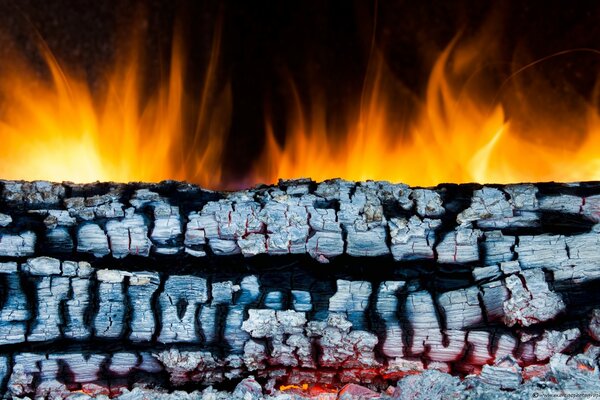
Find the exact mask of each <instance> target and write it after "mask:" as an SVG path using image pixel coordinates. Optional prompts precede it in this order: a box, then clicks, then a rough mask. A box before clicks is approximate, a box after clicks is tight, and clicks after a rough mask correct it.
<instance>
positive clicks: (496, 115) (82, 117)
mask: <svg viewBox="0 0 600 400" xmlns="http://www.w3.org/2000/svg"><path fill="white" fill-rule="evenodd" d="M178 32H179V31H178V30H176V34H175V35H174V41H173V46H172V49H173V50H172V54H171V63H170V68H169V72H168V74H166V75H165V76H163V79H162V80H161V81H160V83H159V84H158V85H157V86H156V90H155V91H154V92H153V93H152V94H151V95H150V96H149V97H148V96H145V95H143V94H142V93H143V92H144V90H145V88H146V87H147V85H146V82H144V80H143V79H142V78H141V77H142V76H143V75H144V74H143V72H144V71H143V70H142V68H141V65H143V63H144V59H145V57H144V54H143V51H141V48H142V46H141V43H142V41H141V40H139V37H136V38H134V40H133V41H132V43H133V44H132V45H131V46H130V47H129V48H128V49H127V50H126V51H125V52H123V54H119V55H120V56H121V57H117V60H118V61H117V62H116V63H115V65H114V68H113V69H112V71H111V72H110V73H108V74H107V78H106V80H105V81H103V90H100V91H93V90H91V89H90V86H89V84H88V83H87V81H86V79H84V78H83V77H82V75H81V74H77V73H74V72H70V71H68V70H65V69H63V68H61V66H60V65H59V63H58V62H57V60H56V59H55V58H54V57H53V55H52V53H51V52H50V51H49V50H48V49H47V48H46V47H43V48H42V54H43V58H44V60H45V62H46V64H47V67H48V70H49V72H50V78H51V79H50V80H49V81H47V80H44V79H40V78H39V76H38V75H37V74H36V73H35V71H34V69H32V68H29V67H28V66H27V64H26V63H23V62H18V61H15V60H17V58H16V57H15V59H14V60H13V61H12V62H11V63H10V65H8V66H6V65H5V66H4V70H3V71H2V74H1V75H0V96H1V98H2V99H3V102H2V104H1V106H0V137H1V138H2V140H3V146H1V147H0V160H1V161H0V176H2V177H3V178H9V179H28V180H33V179H46V180H54V181H59V180H71V181H77V182H85V181H94V180H114V181H134V180H145V181H158V180H163V179H179V180H188V181H191V182H195V183H199V184H201V185H204V186H207V187H210V188H214V189H222V188H228V187H232V186H235V183H234V182H233V181H231V180H229V179H227V178H226V177H224V176H223V174H222V170H223V166H224V165H225V164H226V157H225V154H223V149H224V143H225V137H226V135H227V133H228V131H229V126H230V123H231V117H232V114H231V111H232V94H231V89H230V87H229V85H221V87H220V86H219V84H218V82H217V79H216V76H217V75H218V69H219V68H218V65H217V61H218V59H219V48H220V46H221V43H220V42H221V38H220V34H219V32H220V28H218V27H217V30H216V32H217V33H216V34H215V36H214V43H213V51H212V54H211V57H210V60H209V64H208V66H207V68H206V76H205V79H204V85H203V87H202V88H201V90H200V91H199V93H197V94H196V95H195V96H194V94H193V93H189V90H186V89H185V86H186V85H185V83H186V68H185V65H186V62H185V56H184V51H183V49H184V46H183V41H182V39H181V37H180V35H179V34H178ZM489 43H490V37H489V35H488V36H485V35H484V36H482V38H480V39H478V40H477V41H476V42H473V43H467V44H463V43H462V42H460V41H459V40H458V38H456V39H455V40H453V41H452V42H451V43H450V44H449V45H448V47H447V48H446V49H445V50H444V51H443V52H442V53H441V54H440V56H439V57H438V59H437V61H436V62H435V64H434V66H433V68H432V70H431V74H430V78H429V83H428V85H427V89H426V91H425V95H424V99H423V100H422V101H416V100H415V96H414V94H411V93H410V91H408V89H406V87H405V86H403V85H402V83H400V81H399V80H398V79H397V78H396V77H395V76H394V74H393V73H392V72H391V70H390V69H389V68H388V66H387V65H386V64H385V62H384V59H383V57H382V56H381V54H379V53H377V52H374V53H373V55H372V57H371V61H370V64H369V68H368V70H367V75H366V79H365V85H364V90H363V92H362V96H360V99H356V101H355V102H354V104H355V106H354V107H348V109H347V110H345V111H344V112H343V113H342V118H338V122H337V123H336V124H332V123H331V120H332V118H331V109H330V108H328V104H327V100H326V98H325V96H323V95H322V93H319V92H318V90H315V91H314V94H315V95H314V96H313V97H312V98H311V99H310V101H309V107H306V105H305V104H306V99H303V98H301V96H300V95H299V92H298V91H297V90H296V89H295V86H294V85H293V84H292V85H291V88H292V89H291V91H290V93H291V95H290V104H289V106H290V107H289V108H290V109H291V112H290V115H289V123H288V125H287V127H286V130H285V132H278V131H276V130H275V128H274V126H275V125H274V124H273V123H272V116H268V118H267V121H266V142H265V143H266V144H265V148H264V152H263V153H262V155H261V156H260V157H258V158H257V161H256V163H255V165H254V167H253V168H251V169H250V172H247V173H246V174H245V176H244V177H243V179H242V180H243V182H244V184H253V183H259V182H267V183H269V182H275V181H277V179H279V178H284V179H287V178H298V177H311V178H313V179H315V180H325V179H328V178H332V177H342V178H345V179H349V180H365V179H376V180H389V181H396V182H405V183H408V184H412V185H424V186H427V185H435V184H437V183H440V182H458V183H461V182H471V181H478V182H496V183H508V182H516V181H547V180H561V181H573V180H594V179H600V157H598V154H597V152H596V148H598V145H600V116H599V110H598V101H597V100H598V97H599V93H600V86H597V87H596V89H595V91H594V94H593V95H592V96H591V97H592V100H590V101H587V102H586V101H580V100H578V101H573V99H563V98H559V97H560V96H558V95H556V92H553V91H552V90H550V89H549V86H550V85H547V84H546V83H544V82H543V81H542V79H538V77H537V75H536V69H535V68H536V67H537V66H538V64H539V63H533V64H531V65H530V66H527V67H525V68H522V69H520V70H517V71H516V72H515V73H514V74H513V76H510V77H508V78H507V79H505V80H504V83H503V84H502V85H500V87H498V85H497V84H496V85H491V84H490V82H491V81H492V80H493V79H491V78H490V79H489V81H488V82H486V80H485V79H483V78H485V77H486V75H485V74H483V73H482V72H481V71H484V70H485V69H486V66H487V64H489V62H488V61H487V60H488V55H489V54H490V52H493V51H494V49H493V46H490V45H489ZM566 55H568V54H567V53H566V52H565V54H559V55H557V57H561V56H566ZM589 55H590V56H594V57H596V56H597V54H595V53H594V54H589ZM541 61H543V60H540V62H541ZM8 67H12V68H8ZM522 81H527V85H522V84H520V85H519V84H517V83H522ZM531 82H535V84H533V83H531ZM488 86H491V87H493V89H492V90H484V89H485V88H486V87H488ZM525 87H529V89H526V88H525ZM190 98H198V99H199V101H197V102H193V101H190ZM541 98H543V99H544V101H541V100H539V99H541ZM500 100H502V103H501V102H500ZM189 104H196V106H195V107H191V106H190V105H189ZM548 104H552V105H553V106H552V107H548V110H546V109H545V106H543V105H548ZM555 104H559V105H561V106H560V107H555V106H554V105H555ZM557 109H558V110H561V112H556V110H557ZM409 110H410V111H409ZM508 111H510V113H509V112H508ZM509 114H510V115H511V117H510V118H509V117H508V115H509ZM336 117H337V116H336ZM340 119H341V121H342V122H339V120H340ZM278 137H284V140H278ZM238 182H239V179H238Z"/></svg>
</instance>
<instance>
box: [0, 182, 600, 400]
mask: <svg viewBox="0 0 600 400" xmlns="http://www.w3.org/2000/svg"><path fill="white" fill-rule="evenodd" d="M0 186H1V188H0V193H1V194H0V195H1V196H2V199H1V201H0V257H1V258H2V260H0V390H1V391H2V393H3V394H4V395H5V397H6V398H25V397H29V398H56V399H58V398H82V399H83V398H85V399H88V398H106V397H101V396H108V397H113V398H118V396H122V397H120V398H124V399H144V398H157V396H159V397H160V398H164V399H171V398H172V399H175V398H182V397H186V396H188V397H189V398H215V399H221V398H223V399H225V398H248V399H262V398H274V399H275V398H278V396H281V397H280V398H287V397H285V396H289V395H298V396H304V397H306V398H311V397H316V396H318V395H319V393H318V390H319V389H318V388H323V387H326V388H330V389H332V390H333V389H335V390H337V391H338V392H339V393H338V394H337V396H338V397H339V398H361V396H362V397H364V398H408V399H410V398H421V397H419V396H420V393H421V394H422V393H433V394H434V395H432V396H434V397H432V398H436V397H435V396H437V398H450V397H452V396H453V393H456V392H457V391H460V392H464V393H465V396H466V397H465V398H499V397H501V396H504V395H506V396H509V397H510V398H520V397H531V395H532V394H534V393H536V391H539V392H540V393H541V392H542V391H543V390H545V391H546V392H548V393H554V392H556V393H559V391H560V390H567V389H568V390H596V391H600V383H599V382H600V372H599V371H600V365H599V364H598V362H599V359H600V346H599V345H598V342H599V341H600V291H599V290H598V289H600V225H599V223H600V218H599V217H598V216H599V215H600V184H599V183H595V182H590V183H581V184H568V185H567V184H555V183H552V184H550V183H547V184H531V183H529V184H515V185H504V186H503V185H476V184H467V185H440V186H437V187H434V188H411V187H409V186H407V185H403V184H392V183H388V182H373V181H367V182H349V181H344V180H339V179H336V180H330V181H325V182H320V183H315V182H312V181H310V180H298V181H282V182H280V183H279V184H278V185H275V186H261V187H257V188H254V189H248V190H241V191H237V192H212V191H207V190H203V189H202V188H199V187H197V186H194V185H191V184H187V183H179V182H172V181H169V182H161V183H156V184H144V183H130V184H116V183H104V184H101V183H97V184H87V185H79V184H73V183H62V184H60V183H49V182H15V181H0ZM534 378H535V379H534ZM184 392H186V393H184ZM544 393H545V392H544ZM69 396H71V397H69ZM86 396H87V397H86ZM177 396H179V397H177ZM236 396H237V397H236ZM269 396H272V397H269ZM469 396H471V397H469ZM186 398H187V397H186Z"/></svg>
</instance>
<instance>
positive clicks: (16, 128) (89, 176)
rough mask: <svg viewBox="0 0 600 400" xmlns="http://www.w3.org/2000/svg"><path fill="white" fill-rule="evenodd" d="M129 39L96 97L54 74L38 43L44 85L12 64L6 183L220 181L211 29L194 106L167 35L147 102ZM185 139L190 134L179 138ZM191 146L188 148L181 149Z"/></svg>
mask: <svg viewBox="0 0 600 400" xmlns="http://www.w3.org/2000/svg"><path fill="white" fill-rule="evenodd" d="M140 39H141V38H139V37H134V38H133V39H132V43H131V45H130V46H126V47H124V51H123V50H122V51H121V52H119V53H118V54H117V62H116V63H115V66H114V68H113V69H112V71H108V72H109V73H108V74H107V76H106V79H105V80H104V81H102V84H103V85H102V88H101V90H97V91H92V90H91V88H90V86H89V84H88V83H87V81H86V79H85V77H83V76H82V75H81V74H78V73H77V72H71V71H68V70H66V69H63V68H62V66H61V65H60V64H59V62H58V61H57V60H56V59H55V58H54V56H53V55H52V53H51V52H50V51H49V49H48V48H47V47H46V46H45V45H44V44H43V43H42V45H41V52H42V55H43V58H44V60H45V63H46V65H47V67H48V70H49V72H50V79H49V80H44V79H40V78H39V76H38V74H37V73H36V71H35V70H34V69H33V68H30V67H29V66H28V65H27V64H26V63H24V62H19V61H18V60H17V61H15V62H14V63H13V64H14V65H10V66H9V67H11V66H12V67H13V68H10V69H9V68H6V69H5V70H4V71H3V72H2V74H1V75H0V90H1V94H2V95H3V97H4V98H5V102H4V104H3V106H4V107H3V108H0V121H1V122H0V137H2V139H3V146H2V147H1V148H0V158H1V160H2V162H0V175H1V176H2V177H3V178H9V179H11V178H12V179H46V180H53V181H57V180H70V181H75V182H87V181H95V180H114V181H134V180H145V181H158V180H163V179H180V180H183V179H187V180H191V181H195V182H198V183H201V184H203V185H206V186H210V187H215V186H218V185H219V184H220V182H221V161H222V160H221V150H222V144H223V141H224V138H225V134H226V133H227V130H228V128H229V123H230V111H231V94H230V90H229V87H228V86H227V85H226V86H225V87H224V88H223V89H221V90H217V87H216V82H215V78H214V75H215V74H216V68H217V65H216V64H217V61H218V57H219V54H218V49H219V46H220V44H219V42H220V35H219V31H218V30H217V34H216V35H215V38H214V49H215V51H214V52H213V54H211V59H210V63H209V65H208V67H207V74H206V79H205V82H204V87H203V90H202V92H201V93H200V99H199V102H198V106H197V108H195V109H190V107H189V105H188V104H189V103H191V102H193V101H192V100H191V98H190V93H187V92H186V91H185V90H184V80H185V73H186V71H185V57H184V52H183V43H182V40H181V38H180V35H179V33H178V31H177V30H176V33H175V36H174V41H173V49H172V54H171V61H170V68H169V72H168V74H166V75H164V76H163V77H162V79H161V81H160V82H159V84H158V85H157V86H156V87H155V91H154V92H153V93H152V94H151V95H150V96H149V97H147V96H144V95H143V92H144V90H145V88H146V87H147V85H146V82H145V81H144V79H143V68H142V66H143V65H144V61H145V60H146V57H144V54H143V52H142V45H141V44H142V41H141V40H140ZM196 97H198V96H196ZM190 132H191V133H192V134H191V135H190V134H188V135H187V136H186V133H190ZM190 144H191V145H190Z"/></svg>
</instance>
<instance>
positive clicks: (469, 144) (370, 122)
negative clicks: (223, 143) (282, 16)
mask: <svg viewBox="0 0 600 400" xmlns="http://www.w3.org/2000/svg"><path fill="white" fill-rule="evenodd" d="M489 39H491V38H490V37H485V38H484V40H480V41H478V42H477V43H476V44H471V45H467V46H464V47H460V48H459V47H457V42H458V37H457V38H455V40H453V41H452V42H451V43H450V44H449V45H448V47H447V48H446V49H445V50H444V51H443V52H442V53H441V55H440V56H439V58H438V59H437V61H436V63H435V65H434V67H433V69H432V71H431V74H430V78H429V83H428V86H427V91H426V95H425V100H424V102H422V103H418V105H417V107H416V108H417V110H418V111H417V112H416V118H410V116H408V115H406V114H403V112H405V110H403V109H402V108H397V107H394V106H393V104H392V101H393V100H394V101H395V102H397V98H396V99H395V98H394V96H396V97H400V98H402V96H404V100H406V101H405V104H409V103H410V102H411V101H412V99H410V96H408V95H406V92H407V90H406V89H405V88H404V87H402V86H401V85H400V84H399V82H397V80H396V79H395V77H394V76H393V74H392V73H391V72H390V70H389V68H388V67H387V65H386V64H385V63H384V60H383V57H381V55H379V54H377V53H375V54H374V56H373V57H374V62H373V63H372V65H371V66H370V67H369V70H368V71H367V79H366V84H365V88H364V90H363V98H362V99H361V102H360V106H359V110H358V112H352V110H349V111H348V112H347V113H345V114H346V115H347V116H348V117H350V118H348V119H347V122H346V126H345V128H343V129H340V128H331V126H330V125H328V119H327V115H326V112H325V110H326V104H324V102H323V101H322V97H319V96H318V95H315V96H313V98H312V99H311V102H310V108H308V110H306V109H304V108H303V105H302V102H301V99H300V96H299V95H298V92H297V91H296V90H295V88H294V86H293V84H292V85H291V86H292V93H293V96H292V97H293V103H294V113H293V115H292V117H291V118H290V119H289V124H288V126H287V127H286V128H287V131H286V132H285V136H284V142H283V143H282V144H281V143H279V142H278V141H277V139H276V135H275V132H274V130H273V128H272V124H271V117H270V116H267V125H266V129H267V136H266V142H267V145H266V149H265V152H264V154H263V156H262V158H261V159H260V160H259V161H258V162H257V163H256V165H255V174H256V175H255V176H256V180H264V181H268V182H274V181H276V180H277V178H288V179H289V178H299V177H311V178H313V179H315V180H317V181H319V180H324V179H328V178H332V177H342V178H345V179H350V180H365V179H374V180H389V181H392V182H404V183H408V184H412V185H423V186H429V185H435V184H438V183H442V182H457V183H462V182H473V181H476V182H484V183H485V182H488V183H491V182H495V183H510V182H522V181H549V180H561V181H574V180H593V179H600V151H599V150H598V145H600V116H599V110H598V94H599V91H600V90H599V88H600V86H598V87H596V90H595V94H594V101H592V104H585V105H583V106H581V107H580V108H579V109H577V110H569V113H568V114H563V115H551V114H550V113H548V112H546V113H544V112H543V111H544V110H536V109H534V108H533V107H529V108H528V109H527V110H526V111H523V110H522V111H521V112H522V113H525V114H527V113H529V114H535V115H536V116H537V117H539V124H538V125H537V126H531V125H530V126H527V129H523V128H522V127H521V128H520V124H519V123H516V124H513V122H514V121H512V120H511V119H510V118H508V117H507V113H506V110H505V108H504V106H503V104H502V103H500V102H499V99H498V98H499V96H498V95H496V96H493V97H495V98H494V99H493V100H492V104H491V106H490V101H489V100H486V98H485V96H484V95H482V94H481V93H480V92H482V91H483V90H482V89H483V88H481V87H473V86H474V85H472V84H471V85H468V83H470V82H469V79H467V80H466V83H465V79H462V77H465V76H467V77H470V78H471V79H473V77H474V76H476V74H477V72H478V69H482V68H483V67H484V66H485V54H486V52H485V51H484V50H485V46H488V47H489V46H490V45H489V43H490V41H489ZM486 41H487V44H486ZM491 43H493V40H491ZM582 50H585V51H587V52H589V53H593V54H592V55H593V56H598V55H600V52H596V51H594V50H587V49H582ZM574 51H577V50H574ZM565 53H567V52H565ZM560 55H562V54H559V55H556V56H560ZM535 64H536V63H533V64H531V65H530V66H529V67H531V68H533V67H534V66H535ZM529 67H526V68H522V69H521V70H519V71H517V72H516V73H515V74H514V76H513V77H511V78H515V79H516V77H517V76H518V75H519V74H522V73H524V71H526V70H527V69H528V68H529ZM506 82H508V81H506ZM398 87H399V89H398V90H394V88H398ZM503 87H504V85H503V86H502V88H503ZM513 94H514V93H513ZM516 94H521V95H522V93H516ZM529 94H532V95H533V96H543V94H540V93H529ZM507 97H508V96H507ZM568 101H569V100H567V101H565V100H562V103H565V102H568ZM516 106H518V107H521V108H523V107H527V106H528V105H527V104H526V102H525V101H521V103H519V104H516ZM352 115H357V118H355V119H352V118H351V117H352ZM574 121H575V122H574ZM517 122H519V121H517ZM521 125H522V124H521Z"/></svg>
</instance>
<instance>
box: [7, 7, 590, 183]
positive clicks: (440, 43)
mask: <svg viewBox="0 0 600 400" xmlns="http://www.w3.org/2000/svg"><path fill="white" fill-rule="evenodd" d="M176 16H179V17H180V18H182V20H183V26H184V37H185V40H186V46H187V48H188V50H189V58H188V60H187V62H188V64H189V65H188V67H189V70H190V71H192V74H191V75H190V76H189V77H188V81H187V86H188V87H189V88H190V89H191V91H194V90H196V88H197V87H198V90H199V87H200V85H201V82H202V78H203V75H204V72H205V68H206V65H207V61H208V57H209V54H210V50H211V44H212V37H213V33H214V31H215V26H216V24H217V21H221V23H222V46H221V59H220V63H219V76H218V80H219V81H222V83H223V82H225V81H226V80H227V79H230V81H231V85H232V92H233V118H232V126H231V131H230V135H229V137H228V146H227V152H228V153H227V154H228V156H227V158H226V160H225V168H226V173H227V175H229V176H236V175H239V174H243V173H244V171H245V170H246V169H247V168H248V166H249V165H250V164H251V163H252V161H253V157H255V156H256V154H257V152H258V151H259V150H260V149H261V148H262V143H263V137H264V130H265V129H264V126H265V107H269V108H270V109H271V110H272V112H273V115H274V116H275V121H274V123H275V125H276V126H279V127H280V128H281V127H283V126H284V123H285V119H286V109H285V104H286V101H287V100H288V99H289V97H290V86H289V84H288V79H289V78H290V77H291V78H292V79H293V80H294V82H295V83H296V84H297V86H298V90H299V92H300V95H301V98H302V99H303V101H304V102H306V103H308V102H309V95H308V88H309V82H310V83H312V84H314V83H315V82H317V83H318V85H319V86H320V88H321V89H322V90H323V91H324V92H325V93H327V99H328V108H329V110H330V113H331V114H332V115H335V114H336V110H340V111H341V110H344V109H345V108H346V107H347V106H348V103H349V102H353V101H355V99H356V98H357V97H359V96H360V92H361V89H362V86H363V80H364V77H365V72H366V69H367V63H368V60H369V54H370V49H371V43H372V38H373V33H374V38H375V41H374V43H375V45H376V47H377V48H378V49H381V50H382V52H383V54H384V55H385V58H386V61H387V62H388V64H389V66H390V68H391V69H392V71H393V73H394V75H396V76H397V77H398V78H399V79H400V80H401V81H402V82H403V83H404V84H405V85H406V87H407V88H408V89H409V90H411V91H413V92H414V93H415V95H416V96H417V97H422V96H423V93H424V90H425V86H426V83H427V77H428V75H429V72H430V68H431V66H432V63H433V61H434V60H435V58H436V57H437V55H438V54H439V52H440V51H441V50H442V49H443V48H444V47H445V46H446V45H447V44H448V43H449V41H450V40H451V39H452V38H453V37H454V36H455V35H456V34H457V32H459V31H461V30H462V35H463V37H467V38H468V37H469V36H470V35H475V34H476V33H477V32H479V31H480V30H481V28H482V26H484V25H485V24H488V23H492V22H490V21H493V23H496V24H497V28H498V29H497V33H498V34H497V35H496V36H495V37H494V39H493V40H497V43H496V44H498V46H499V48H500V50H501V51H500V52H499V54H498V55H497V57H498V59H496V60H490V62H495V63H497V65H498V66H497V67H495V68H496V71H495V72H496V75H497V76H498V80H497V82H496V83H497V84H498V85H499V84H500V83H501V82H502V79H504V78H506V76H508V75H509V74H510V72H511V71H512V70H514V69H515V68H514V66H515V62H517V63H521V64H524V63H526V62H530V61H533V60H536V59H538V58H541V57H544V56H547V55H549V54H552V53H555V52H558V51H562V50H565V49H573V48H582V47H585V48H594V49H598V48H600V2H597V1H589V2H586V1H561V2H557V1H555V2H552V1H539V2H527V1H515V2H485V1H445V2H442V1H440V2H434V1H432V2H427V1H380V2H379V3H375V2H369V1H351V0H341V1H293V0H285V1H239V2H219V1H158V0H149V1H133V0H119V1H117V0H113V1H107V0H78V1H76V0H53V1H48V0H12V1H9V0H0V31H2V33H8V34H10V36H11V38H12V39H11V41H9V42H3V43H1V44H0V57H2V58H0V62H7V61H8V60H6V57H8V56H7V54H8V52H7V51H6V50H7V49H8V48H9V47H11V46H13V47H18V48H19V49H22V50H24V51H25V52H26V53H27V54H28V55H29V57H30V58H31V60H32V62H35V63H38V64H40V68H41V69H43V68H42V67H41V65H42V63H41V62H40V60H39V59H38V58H37V56H36V51H35V40H33V37H34V35H33V32H36V31H37V32H39V34H40V35H41V36H42V37H43V38H44V40H45V41H46V42H47V43H48V45H49V47H50V49H51V50H52V51H53V52H54V54H56V55H57V57H58V59H59V60H61V63H63V64H64V65H67V66H72V65H75V66H77V67H78V68H82V69H84V70H85V72H86V73H87V76H88V79H89V81H90V84H91V85H92V87H96V86H97V85H99V84H101V81H100V80H99V79H98V78H99V77H100V76H101V75H102V72H103V68H105V67H106V65H107V64H109V63H110V62H111V61H112V60H113V57H114V53H115V49H116V48H117V47H118V46H119V43H121V42H123V41H124V40H126V37H127V34H128V33H127V29H128V28H129V27H130V26H132V25H135V24H134V23H133V21H137V22H140V21H141V23H142V25H146V26H147V28H148V34H147V36H146V42H145V46H146V48H147V49H148V50H149V54H150V55H151V57H150V58H149V59H148V60H147V73H148V76H150V77H152V76H153V74H154V75H156V76H158V73H159V72H158V71H160V70H164V69H165V68H168V67H166V66H168V55H169V46H170V45H171V38H172V36H171V34H172V30H173V21H174V20H175V18H176ZM375 21H376V22H375ZM516 54H518V55H519V56H518V57H519V59H518V60H516V56H515V55H516ZM599 59H600V56H597V55H593V54H589V53H585V54H582V53H574V54H572V55H569V56H566V57H557V58H556V59H552V60H549V61H548V62H545V63H543V65H542V66H540V70H541V71H540V73H541V74H542V75H543V76H545V77H546V78H547V79H548V80H549V81H550V82H556V85H557V86H564V88H565V89H564V91H565V93H567V94H568V93H575V94H577V95H578V96H582V97H584V98H589V96H590V91H591V88H592V87H593V84H594V82H595V80H596V79H597V77H598V71H599V68H600V60H599ZM152 82H153V79H149V85H152ZM282 130H283V129H278V130H277V131H278V132H281V131H282ZM280 139H281V140H283V138H280Z"/></svg>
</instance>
